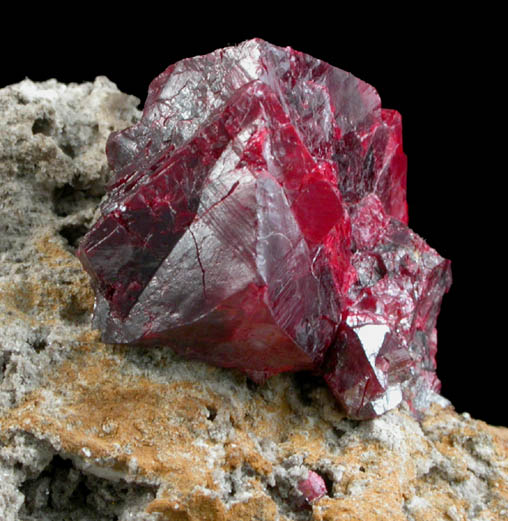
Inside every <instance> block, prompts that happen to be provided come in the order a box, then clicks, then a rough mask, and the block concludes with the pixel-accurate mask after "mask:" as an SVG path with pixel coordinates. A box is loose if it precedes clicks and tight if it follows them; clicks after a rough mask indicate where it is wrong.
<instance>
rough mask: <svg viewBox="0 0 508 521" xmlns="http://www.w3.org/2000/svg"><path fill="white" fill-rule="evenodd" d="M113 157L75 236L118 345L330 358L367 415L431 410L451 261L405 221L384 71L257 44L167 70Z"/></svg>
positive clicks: (321, 366)
mask: <svg viewBox="0 0 508 521" xmlns="http://www.w3.org/2000/svg"><path fill="white" fill-rule="evenodd" d="M107 154H108V160H109V163H110V166H111V167H112V169H113V170H114V172H115V179H114V181H113V182H112V183H111V186H110V188H109V194H108V198H107V200H106V201H105V202H104V203H103V204H102V206H101V212H102V217H101V218H100V219H99V221H98V222H97V223H96V224H95V225H94V227H93V228H92V229H91V230H90V231H89V233H88V234H87V235H86V236H85V237H84V239H83V240H82V242H81V244H80V247H79V250H78V256H79V258H80V259H81V261H82V263H83V266H84V267H85V269H86V270H87V271H88V273H89V274H90V276H91V279H92V284H93V287H94V289H95V293H96V306H95V313H94V325H95V326H96V327H98V328H99V329H101V331H102V335H103V340H104V341H106V342H114V343H127V344H130V343H132V344H144V345H169V346H171V347H172V348H173V349H175V350H176V351H177V352H179V353H181V354H182V355H183V356H187V357H192V358H197V359H200V360H204V361H207V362H209V363H212V364H216V365H220V366H223V367H232V368H237V369H240V370H242V371H244V372H245V373H246V374H248V375H249V376H250V377H251V378H254V379H256V380H257V381H262V380H263V379H264V378H267V377H269V376H271V375H274V374H277V373H280V372H284V371H295V370H303V369H312V370H314V371H321V372H322V374H323V375H324V377H325V379H326V381H327V382H328V384H329V386H330V389H331V391H332V393H333V394H334V395H335V396H336V398H337V400H338V401H339V402H340V403H342V405H343V406H344V408H345V410H346V412H347V414H349V415H350V416H351V417H355V418H366V417H372V416H376V415H378V414H381V413H382V412H384V411H385V410H388V409H389V408H392V407H394V406H395V405H397V404H398V403H400V401H401V400H402V399H406V401H408V402H409V403H410V405H411V406H412V407H413V408H414V409H415V410H419V409H421V408H424V407H425V403H426V401H427V399H428V396H429V393H430V391H433V390H436V389H437V379H436V378H435V362H434V356H435V331H434V327H435V322H436V317H437V313H438V309H439V305H440V301H441V298H442V295H443V293H444V291H446V290H447V288H448V286H449V283H450V271H449V263H448V261H445V260H444V259H442V258H441V257H440V256H439V255H438V254H437V253H436V252H435V251H434V250H432V249H431V248H429V247H428V246H427V245H426V244H425V243H424V241H423V240H421V239H420V238H419V237H417V236H416V235H415V234H414V233H413V232H411V231H410V230H409V229H408V228H407V204H406V158H405V155H404V153H403V151H402V131H401V120H400V115H399V114H398V113H397V112H395V111H393V110H386V109H381V106H380V100H379V97H378V95H377V93H376V91H375V90H374V89H373V88H372V87H371V86H370V85H367V84H366V83H364V82H362V81H361V80H358V79H357V78H355V77H354V76H352V75H351V74H349V73H347V72H344V71H342V70H340V69H337V68H335V67H332V66H331V65H329V64H327V63H324V62H322V61H320V60H318V59H315V58H312V57H311V56H308V55H306V54H303V53H300V52H297V51H294V50H292V49H290V48H285V49H283V48H280V47H276V46H273V45H270V44H269V43H267V42H264V41H262V40H259V39H255V40H250V41H247V42H244V43H242V44H240V45H238V46H236V47H229V48H226V49H221V50H218V51H216V52H214V53H211V54H209V55H206V56H199V57H196V58H191V59H186V60H183V61H181V62H178V63H176V64H175V65H172V66H171V67H169V68H168V69H166V70H165V71H164V72H163V73H162V74H161V75H160V76H158V77H157V78H156V79H155V80H154V81H153V82H152V84H151V85H150V89H149V94H148V98H147V101H146V104H145V108H144V111H143V117H142V119H141V121H140V122H139V123H138V124H136V125H134V126H133V127H130V128H128V129H126V130H124V131H122V132H117V133H113V134H112V135H111V136H110V138H109V140H108V145H107ZM415 389H417V391H415Z"/></svg>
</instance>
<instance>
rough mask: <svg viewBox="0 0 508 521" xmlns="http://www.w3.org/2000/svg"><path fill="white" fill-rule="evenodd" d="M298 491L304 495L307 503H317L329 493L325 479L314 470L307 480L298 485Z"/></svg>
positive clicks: (310, 471)
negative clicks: (317, 500)
mask: <svg viewBox="0 0 508 521" xmlns="http://www.w3.org/2000/svg"><path fill="white" fill-rule="evenodd" d="M298 490H299V491H300V492H301V493H302V494H303V497H304V498H305V501H306V502H307V503H312V502H313V501H316V499H319V498H321V497H323V496H324V495H325V494H326V492H327V490H326V484H325V482H324V479H323V478H322V477H321V476H320V475H319V474H317V473H316V472H314V471H313V470H309V474H308V476H307V478H306V479H302V480H301V481H300V483H298Z"/></svg>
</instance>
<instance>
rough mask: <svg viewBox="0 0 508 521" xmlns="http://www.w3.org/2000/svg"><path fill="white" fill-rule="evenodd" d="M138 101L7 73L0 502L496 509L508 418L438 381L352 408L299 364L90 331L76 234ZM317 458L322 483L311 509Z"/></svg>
mask: <svg viewBox="0 0 508 521" xmlns="http://www.w3.org/2000/svg"><path fill="white" fill-rule="evenodd" d="M137 103H138V100H137V99H136V98H134V97H132V96H128V95H125V94H122V93H121V92H119V91H118V89H117V88H116V86H115V85H114V84H113V83H111V82H110V81H109V80H108V79H107V78H104V77H99V78H97V79H96V80H95V82H94V83H85V84H82V85H75V84H70V85H63V84H60V83H58V82H56V81H55V80H49V81H47V82H43V83H33V82H31V81H30V80H25V81H23V82H21V83H19V84H17V85H12V86H9V87H7V88H5V89H1V90H0V114H1V120H0V125H1V129H0V323H1V324H2V326H1V327H0V411H1V416H0V477H1V481H0V483H1V485H0V518H2V519H5V520H6V521H14V520H17V519H27V520H28V519H29V520H36V519H54V520H60V519H67V518H68V517H66V516H69V515H70V514H71V512H70V510H68V511H65V509H66V508H68V509H74V512H73V514H72V515H73V516H74V517H73V519H115V518H116V519H119V520H127V519H129V520H132V519H136V520H145V521H148V520H155V519H167V520H173V519H178V520H196V521H197V520H202V519H206V520H224V521H225V520H233V519H234V520H235V521H241V520H247V519H249V520H251V519H252V520H255V519H257V520H263V521H264V520H272V519H273V520H276V519H278V520H302V521H303V520H308V519H314V520H320V521H325V520H326V521H328V520H332V519H333V520H334V521H335V520H337V521H342V520H344V521H346V520H348V521H349V520H356V519H358V520H360V519H361V520H364V521H369V520H374V519H376V520H381V519H383V520H385V519H391V520H395V521H396V520H399V519H400V520H408V521H427V520H429V521H430V520H431V519H432V520H434V519H451V520H452V521H457V520H473V519H474V520H475V521H486V520H494V519H503V518H505V517H506V516H507V515H508V485H507V481H508V480H507V455H508V430H507V429H503V428H494V427H490V426H487V425H486V424H484V423H483V422H479V421H475V420H472V419H471V418H470V417H468V415H462V416H459V415H457V414H456V413H455V412H454V411H453V408H452V407H451V406H449V404H447V402H446V401H445V400H443V399H440V397H437V396H436V403H435V404H434V406H433V409H432V411H431V413H430V414H429V415H428V416H427V417H426V418H424V420H423V421H422V422H421V423H420V424H419V423H417V422H416V421H415V420H414V419H413V418H412V417H411V416H409V415H408V414H407V413H406V412H405V411H404V410H398V411H392V412H390V413H388V414H386V415H385V416H383V417H381V418H378V419H376V420H372V421H367V422H362V423H358V422H352V421H350V420H347V419H346V418H344V416H343V415H342V414H341V413H340V411H338V409H337V407H336V405H335V403H334V401H333V399H331V397H330V395H329V393H328V391H327V390H326V389H325V388H324V387H322V386H320V385H319V384H315V383H313V382H310V383H309V379H308V377H305V376H302V375H296V376H291V375H281V376H278V377H275V378H273V379H271V380H270V381H269V382H268V383H267V384H265V385H263V386H259V387H258V386H252V385H251V384H250V383H248V382H247V381H246V380H245V378H244V377H243V376H241V375H240V374H238V373H237V372H235V371H226V370H222V369H217V368H213V367H209V366H206V365H204V364H200V363H197V362H188V361H185V360H182V359H180V358H179V357H177V356H175V355H174V354H172V353H171V351H170V350H168V349H151V350H150V349H139V350H136V349H132V348H124V347H120V346H111V345H105V344H102V343H101V342H100V341H99V340H98V336H97V334H96V333H94V332H91V331H90V314H91V309H92V306H93V295H92V293H91V291H90V289H89V285H88V281H87V278H86V276H85V275H84V274H83V272H82V270H81V268H80V265H79V263H78V262H77V260H76V259H75V257H74V255H73V251H74V246H75V243H76V240H77V238H78V237H79V235H80V234H81V233H83V232H84V230H85V229H86V228H88V227H89V226H90V224H91V223H92V222H93V220H94V213H95V210H96V207H97V204H98V202H99V201H100V198H101V197H102V195H103V194H104V185H105V183H106V182H107V180H108V177H109V175H110V173H109V170H108V167H107V163H106V159H105V156H104V152H103V151H104V144H105V140H106V138H107V136H108V134H109V132H110V131H112V130H117V129H120V128H123V127H125V126H128V125H130V124H132V123H133V122H134V121H136V120H137V119H138V118H139V112H138V111H137V110H136V108H135V107H136V105H137ZM302 379H303V380H304V381H306V382H307V385H306V386H304V388H303V390H302V385H301V384H302ZM309 470H314V471H315V472H318V473H319V474H320V475H321V476H323V477H324V478H325V481H326V483H327V487H328V495H327V496H325V497H323V498H322V499H320V500H318V501H316V502H315V503H314V504H313V505H312V506H311V507H310V508H308V509H305V508H301V500H302V498H301V494H299V493H298V490H297V484H298V482H299V480H301V479H304V478H305V477H306V475H307V473H308V471H309ZM84 495H86V497H87V501H88V502H84V501H83V497H84ZM48 498H49V499H48ZM115 516H116V517H115Z"/></svg>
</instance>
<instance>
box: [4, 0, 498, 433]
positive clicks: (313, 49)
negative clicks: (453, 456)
mask: <svg viewBox="0 0 508 521" xmlns="http://www.w3.org/2000/svg"><path fill="white" fill-rule="evenodd" d="M281 5H284V4H281ZM416 5H418V4H416ZM273 8H274V6H273V5H271V6H270V5H268V6H265V5H262V4H256V5H249V4H241V5H240V4H236V7H235V9H233V10H229V9H228V8H227V7H225V6H224V7H220V8H215V9H214V10H213V12H204V11H203V10H202V8H200V7H199V6H197V5H194V6H191V7H190V8H189V10H188V12H186V13H184V12H182V11H175V10H173V9H170V8H167V9H164V8H158V9H155V8H152V7H150V6H147V7H146V8H144V6H141V5H135V6H134V7H129V8H128V12H127V11H126V9H127V8H124V10H123V11H114V12H112V13H109V14H106V13H105V12H104V11H101V10H95V9H96V8H94V7H91V6H89V7H88V8H86V9H85V8H84V7H83V6H81V7H79V5H78V7H77V8H73V9H74V10H73V12H72V13H61V12H60V13H55V14H54V16H53V15H48V14H47V13H46V14H44V15H42V14H41V16H39V14H35V13H33V12H31V13H29V14H26V13H25V14H24V15H23V16H21V15H20V16H21V17H17V18H13V19H11V21H12V28H13V32H12V33H9V34H7V33H4V34H3V35H2V39H5V40H4V41H2V49H3V50H2V53H3V58H2V68H1V76H0V78H1V81H0V86H4V85H8V84H10V83H14V82H17V81H20V80H22V79H23V78H24V77H29V78H30V79H32V80H45V79H48V78H53V77H54V78H56V79H58V80H59V81H61V82H70V81H74V82H81V81H91V80H93V79H94V78H95V77H96V76H98V75H106V76H108V77H109V78H110V79H111V80H112V81H114V82H115V83H116V84H117V85H118V87H119V88H120V89H121V90H122V91H124V92H127V93H130V94H135V95H136V96H138V97H139V98H140V99H141V100H144V98H145V96H146V90H147V87H148V84H149V82H150V81H151V80H152V79H153V77H155V76H156V75H157V74H159V73H160V72H162V70H163V69H164V68H165V67H167V66H168V65H170V64H171V63H173V62H174V61H176V60H179V59H181V58H184V57H188V56H194V55H196V54H205V53H208V52H211V51H213V50H215V49H216V48H219V47H224V46H226V45H231V44H236V43H239V42H240V41H243V40H245V39H248V38H251V37H254V36H258V37H261V38H264V39H266V40H268V41H270V42H271V43H274V44H277V45H281V46H286V45H290V46H291V47H293V48H295V49H297V50H300V51H304V52H306V53H308V54H311V55H313V56H315V57H317V58H321V59H323V60H325V61H328V62H330V63H331V64H333V65H335V66H338V67H340V68H342V69H345V70H347V71H350V72H352V73H353V74H354V75H356V76H358V77H359V78H361V79H362V80H364V81H366V82H368V83H370V84H372V85H373V86H374V87H376V89H377V90H378V92H379V93H380V95H381V99H382V102H383V106H384V107H387V108H394V109H397V110H398V111H399V112H400V113H401V114H402V121H403V129H404V149H405V151H406V154H407V155H408V159H409V169H408V202H409V216H410V226H411V228H412V229H413V230H414V231H416V232H417V233H418V234H419V235H421V236H422V237H424V238H425V239H426V240H427V242H428V243H429V244H430V245H431V246H433V247H434V248H435V249H437V250H438V252H439V253H440V254H441V255H443V256H444V257H447V258H449V259H451V261H452V270H453V277H454V283H453V286H452V289H451V290H450V292H449V294H448V295H446V296H445V298H444V302H443V306H442V311H441V314H440V317H439V321H438V333H439V335H438V344H439V354H438V374H439V377H440V378H441V380H442V382H443V388H442V393H443V395H444V396H445V397H447V398H448V399H450V400H451V401H452V403H453V404H454V405H455V407H456V409H457V410H458V411H459V412H463V411H467V412H469V413H470V414H471V415H472V416H473V417H475V418H478V419H483V420H485V421H487V422H489V423H493V424H499V425H508V415H507V413H506V397H507V393H506V388H505V380H506V376H505V374H506V363H505V361H504V359H503V355H504V353H505V351H506V334H505V328H504V325H505V323H506V324H507V325H508V320H507V319H506V318H505V312H504V310H505V307H506V302H507V301H508V299H507V298H506V296H505V292H506V282H505V278H506V275H505V273H506V253H505V251H504V249H505V244H506V242H507V240H506V233H505V223H506V218H505V209H506V207H507V206H508V205H507V204H506V203H505V201H504V199H505V196H504V190H505V188H504V186H503V181H504V177H505V167H504V156H505V154H506V152H505V150H506V145H505V143H504V142H505V133H506V132H505V131H504V128H506V108H505V107H506V100H507V98H508V96H507V93H506V90H507V83H506V80H502V79H501V78H502V69H503V66H504V65H503V60H501V58H500V56H501V52H500V51H501V49H502V47H501V46H500V44H499V43H496V42H495V36H496V31H497V28H496V27H495V25H494V21H495V20H496V18H497V16H498V14H496V13H488V14H487V15H486V13H484V12H482V13H479V12H473V11H472V12H466V11H464V10H463V11H461V12H460V13H457V12H454V13H449V14H446V13H443V12H442V11H433V10H430V8H429V7H426V9H425V10H422V9H420V10H417V9H415V10H414V11H412V12H411V13H408V12H405V11H404V10H401V11H397V12H393V13H387V12H384V13H382V14H378V13H373V12H370V11H369V9H368V6H367V5H365V6H363V8H362V11H361V12H356V13H349V12H348V13H346V12H344V11H342V6H340V5H338V4H337V5H336V8H337V9H338V10H337V12H334V11H330V10H328V9H324V8H323V7H322V4H319V5H317V4H316V6H315V10H313V6H312V5H308V4H307V5H306V6H305V8H303V7H299V8H297V7H295V6H294V5H293V6H291V7H287V11H286V12H285V14H284V15H282V16H278V17H277V16H276V15H275V13H274V12H273ZM27 16H28V19H27ZM60 16H63V18H60Z"/></svg>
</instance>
